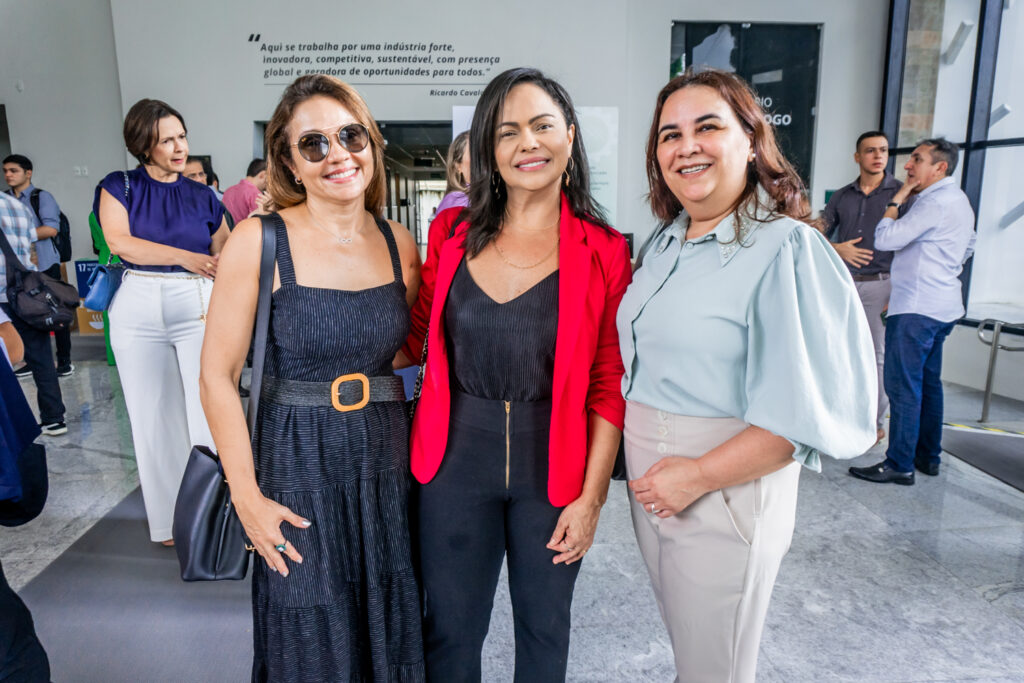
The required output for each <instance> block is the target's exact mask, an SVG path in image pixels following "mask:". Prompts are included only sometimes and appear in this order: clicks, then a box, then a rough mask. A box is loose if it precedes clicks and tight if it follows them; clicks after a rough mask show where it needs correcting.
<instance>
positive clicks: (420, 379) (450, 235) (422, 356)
mask: <svg viewBox="0 0 1024 683" xmlns="http://www.w3.org/2000/svg"><path fill="white" fill-rule="evenodd" d="M465 215H466V207H465V206H464V207H462V209H460V210H459V213H458V214H457V215H456V216H455V220H454V221H452V228H451V230H449V231H448V239H451V238H453V237H455V229H456V228H458V227H459V224H460V223H462V218H463V217H464V216H465ZM428 337H430V325H429V324H428V325H427V331H426V334H424V335H423V350H422V351H420V374H419V377H417V378H416V383H417V385H421V384H422V383H423V366H424V364H425V363H426V362H427V338H428ZM413 393H414V395H415V397H416V398H419V391H418V390H414V392H413Z"/></svg>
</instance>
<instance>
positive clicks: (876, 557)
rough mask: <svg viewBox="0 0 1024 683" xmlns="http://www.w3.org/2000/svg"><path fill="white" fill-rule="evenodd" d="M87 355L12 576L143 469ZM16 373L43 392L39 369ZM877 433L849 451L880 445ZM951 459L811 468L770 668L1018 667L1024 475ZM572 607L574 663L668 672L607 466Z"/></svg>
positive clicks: (963, 393)
mask: <svg viewBox="0 0 1024 683" xmlns="http://www.w3.org/2000/svg"><path fill="white" fill-rule="evenodd" d="M82 346H83V347H85V346H87V343H84V342H83V344H82ZM76 355H77V354H76ZM93 357H95V356H93ZM76 365H77V366H78V369H77V371H76V373H75V375H74V376H73V377H70V378H67V379H63V380H61V386H62V388H63V391H64V400H65V403H66V404H67V408H68V414H67V422H68V426H69V433H68V434H67V435H66V436H63V437H58V438H52V439H47V440H46V441H45V442H44V443H45V444H46V445H47V452H48V457H49V467H50V472H51V492H50V500H49V503H48V505H47V507H46V510H45V511H44V512H43V514H42V515H41V516H40V517H39V518H38V519H37V520H35V521H34V522H32V523H30V524H28V525H26V526H24V527H20V528H18V529H0V557H2V558H3V563H4V570H5V572H6V573H7V576H8V578H9V580H10V581H11V584H12V585H13V586H14V588H15V589H18V588H20V587H22V586H24V585H25V584H26V583H27V582H28V581H30V580H31V579H32V577H34V576H35V575H36V574H37V573H38V572H39V571H41V570H42V569H43V568H44V567H46V566H47V565H48V564H49V563H50V562H51V561H52V560H53V559H54V558H55V557H57V555H59V554H60V553H61V552H62V551H63V550H64V549H65V548H67V547H68V546H69V545H70V544H71V543H72V542H74V541H75V540H76V539H77V538H78V537H79V536H80V535H81V534H82V533H84V532H85V531H86V530H87V529H89V528H90V527H91V526H92V525H93V524H94V523H95V522H96V521H97V520H98V519H99V518H101V517H102V516H103V515H105V514H106V513H107V512H108V511H109V510H110V509H111V508H112V507H113V506H114V505H115V504H116V503H117V502H119V501H120V500H121V499H122V498H123V497H124V496H125V495H126V494H127V493H128V492H130V491H131V490H132V489H134V488H135V486H136V485H137V483H138V480H137V475H136V470H135V464H134V460H133V457H132V446H131V437H130V431H129V426H128V421H127V416H126V414H125V410H124V404H123V398H122V396H121V391H120V384H119V382H118V378H117V372H116V370H115V369H114V368H109V367H108V366H107V365H106V364H105V363H104V362H102V361H100V360H82V359H79V360H76ZM22 386H23V388H24V389H25V390H26V393H27V394H28V395H29V397H30V401H31V402H33V403H34V398H35V397H34V388H33V387H32V383H31V382H23V383H22ZM946 398H947V401H946V418H947V421H949V422H957V423H963V424H975V421H976V420H977V417H978V415H979V414H980V406H981V399H980V394H979V392H976V391H972V390H970V389H966V388H963V387H958V386H955V385H949V386H947V393H946ZM991 416H992V424H993V426H998V427H1002V428H1004V429H1009V430H1015V431H1024V404H1021V403H1017V402H1013V401H1008V400H1001V399H998V398H997V399H996V400H995V401H994V403H993V406H992V410H991ZM999 438H1019V437H1012V436H1007V437H999ZM883 445H884V444H883ZM882 449H883V446H878V447H876V448H875V449H873V450H872V451H871V452H869V453H868V454H866V455H864V456H862V457H861V458H859V459H858V460H856V461H854V464H871V463H873V462H875V461H876V460H878V459H880V458H881V457H882V456H881V453H882ZM944 462H945V464H944V467H943V471H942V474H940V476H938V477H934V478H932V477H923V476H922V477H920V478H919V479H918V480H917V484H916V485H915V486H913V487H899V486H879V485H876V484H870V483H867V482H862V481H858V480H855V479H853V478H851V477H849V476H848V475H847V473H846V468H847V467H848V466H849V463H847V462H837V461H831V460H829V461H827V462H826V463H825V469H824V472H823V473H822V474H821V475H815V474H813V473H809V472H804V473H803V475H802V477H801V483H800V500H799V507H798V512H797V529H796V534H795V536H794V539H793V545H792V550H791V551H790V553H789V555H788V556H787V558H786V560H785V562H784V564H783V566H782V570H781V573H780V576H779V581H778V583H777V585H776V588H775V593H774V595H773V598H772V605H771V609H770V612H769V617H768V623H767V625H766V629H765V635H764V640H763V643H762V648H761V657H760V667H759V674H758V680H759V681H786V682H792V681H833V680H834V681H893V682H897V681H993V682H998V681H1024V646H1022V643H1024V493H1021V492H1020V491H1017V490H1016V489H1013V488H1011V487H1009V486H1006V485H1005V484H1002V483H1001V482H999V481H997V480H995V479H993V478H991V477H989V476H988V475H986V474H984V473H982V472H980V471H979V470H976V469H974V468H973V467H971V466H969V465H967V464H965V463H963V462H961V461H959V460H957V459H956V458H954V457H946V458H945V461H944ZM1022 466H1024V463H1022ZM573 620H574V623H573V636H572V646H571V651H570V665H569V680H571V681H658V682H664V681H671V680H672V678H673V676H674V670H673V666H672V660H671V651H670V647H669V642H668V637H667V635H666V634H665V631H664V629H663V627H662V625H661V623H660V619H659V616H658V611H657V608H656V606H655V603H654V598H653V595H652V593H651V589H650V586H649V584H648V581H647V576H646V572H645V570H644V568H643V565H642V563H641V560H640V556H639V553H638V551H637V549H636V544H635V542H634V540H633V532H632V527H631V524H630V520H629V512H628V507H627V501H626V489H625V488H624V486H623V485H622V484H621V483H618V482H616V483H614V484H613V488H612V490H611V493H610V497H609V501H608V504H607V506H606V508H605V510H604V512H603V514H602V517H601V523H600V526H599V529H598V539H597V543H596V545H595V546H594V548H593V550H592V551H591V552H590V553H589V554H588V555H587V560H586V562H585V563H584V566H583V569H582V571H581V574H580V577H579V581H578V584H577V589H576V596H575V602H574V606H573ZM140 626H142V625H140ZM511 653H512V618H511V608H510V605H509V600H508V595H507V588H506V585H505V583H504V581H503V582H502V585H501V588H500V590H499V594H498V596H497V598H496V601H495V609H494V615H493V618H492V625H491V632H490V634H489V636H488V640H487V643H486V646H485V651H484V680H486V681H510V680H511V667H512V654H511ZM168 680H172V679H170V678H169V679H168Z"/></svg>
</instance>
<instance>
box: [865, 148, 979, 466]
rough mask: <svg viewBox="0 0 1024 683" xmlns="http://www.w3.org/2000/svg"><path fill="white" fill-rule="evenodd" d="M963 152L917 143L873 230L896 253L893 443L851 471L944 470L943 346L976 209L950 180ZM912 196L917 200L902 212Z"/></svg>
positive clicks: (888, 358) (888, 334)
mask: <svg viewBox="0 0 1024 683" xmlns="http://www.w3.org/2000/svg"><path fill="white" fill-rule="evenodd" d="M958 153H959V150H958V148H957V146H956V145H954V144H953V143H951V142H949V141H948V140H945V139H943V138H936V139H932V140H925V141H924V142H922V143H921V144H919V145H918V146H917V148H916V149H915V150H914V152H913V154H911V155H910V161H908V162H907V164H906V166H904V168H905V169H906V171H907V182H906V184H904V185H903V187H902V188H901V189H900V191H899V192H897V193H896V194H895V195H894V196H893V198H892V201H891V202H889V205H888V207H887V208H886V210H885V216H884V217H883V218H882V220H881V221H879V223H878V226H877V227H876V228H875V246H877V247H878V248H880V249H890V250H892V251H893V260H892V295H891V296H890V299H889V315H888V318H887V320H886V329H885V372H884V375H885V391H886V393H887V394H888V395H889V401H890V419H889V448H888V449H887V450H886V452H885V455H886V458H885V460H883V461H882V462H880V463H878V464H877V465H873V466H871V467H851V468H850V474H852V475H853V476H855V477H857V478H859V479H865V480H867V481H872V482H876V483H880V484H887V483H893V484H903V485H910V484H913V483H914V470H915V469H917V470H918V471H919V472H921V473H923V474H927V475H932V476H934V475H937V474H938V473H939V456H940V454H941V453H942V408H943V406H942V379H941V377H942V344H943V342H944V341H945V339H946V337H947V336H948V335H949V333H950V332H951V331H952V330H953V326H954V325H955V324H956V321H957V320H958V319H959V318H960V317H962V316H963V314H964V305H963V292H962V287H961V283H960V280H959V279H958V278H959V275H960V272H961V271H962V270H963V264H964V262H965V261H966V260H967V259H968V258H970V256H971V254H972V253H973V252H974V238H975V233H974V210H973V209H972V208H971V204H970V202H969V201H968V200H967V195H965V194H964V193H963V191H962V190H961V189H960V188H959V187H957V185H956V182H955V181H954V179H953V178H952V177H951V176H952V175H953V171H954V170H955V169H956V163H957V157H958V155H959V154H958ZM911 193H915V194H916V196H917V197H916V199H915V201H914V205H913V206H911V207H910V208H909V209H908V210H907V212H906V214H905V215H903V217H900V216H899V209H900V207H901V205H902V204H903V203H904V202H906V201H907V198H908V197H910V195H911Z"/></svg>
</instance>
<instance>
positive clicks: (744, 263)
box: [617, 211, 877, 471]
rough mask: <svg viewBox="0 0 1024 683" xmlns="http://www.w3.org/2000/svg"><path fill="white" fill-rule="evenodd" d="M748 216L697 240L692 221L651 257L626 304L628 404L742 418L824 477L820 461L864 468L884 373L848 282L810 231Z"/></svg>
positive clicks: (665, 235) (671, 231) (621, 317)
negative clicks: (823, 457) (690, 230)
mask: <svg viewBox="0 0 1024 683" xmlns="http://www.w3.org/2000/svg"><path fill="white" fill-rule="evenodd" d="M740 213H741V216H740V217H738V218H734V217H732V216H730V217H728V218H726V219H724V220H723V221H722V222H721V223H720V224H719V225H718V226H717V227H715V229H714V230H712V231H711V232H709V233H708V234H706V235H703V236H702V237H699V238H696V239H691V240H687V239H686V238H685V232H686V226H687V225H688V224H689V219H688V218H687V216H686V214H685V212H684V213H683V214H682V215H681V216H680V217H679V219H677V220H676V221H675V222H674V223H673V224H672V225H670V226H668V227H667V228H665V229H664V230H663V231H662V232H661V234H660V235H659V236H658V237H656V238H655V240H654V241H653V242H652V244H651V245H650V248H649V250H648V251H647V253H646V254H645V256H644V260H643V263H642V266H641V267H640V268H639V269H638V270H637V271H636V273H635V274H634V275H633V282H632V284H631V285H630V286H629V288H628V289H627V290H626V294H625V296H623V298H622V303H621V304H620V305H619V311H618V316H617V324H618V330H619V345H620V349H621V352H622V359H623V364H624V366H625V370H626V373H625V376H624V377H623V382H622V393H623V395H624V396H625V397H626V399H627V400H628V401H636V402H639V403H643V404H645V405H648V406H651V407H654V408H657V409H659V410H664V411H666V412H669V413H675V414H678V415H689V416H694V417H736V418H739V419H742V420H743V421H744V422H746V423H748V424H751V425H755V426H757V427H761V428H763V429H766V430H768V431H770V432H772V433H774V434H777V435H779V436H781V437H784V438H785V439H787V440H788V441H790V442H791V443H792V444H793V446H794V452H793V457H794V458H795V459H796V460H797V461H798V462H800V463H802V464H803V465H804V466H806V467H808V468H810V469H814V470H817V471H820V469H821V461H820V454H821V453H825V454H828V455H831V456H833V457H837V458H853V457H856V456H858V455H860V454H862V453H863V452H864V451H866V450H867V449H868V448H870V447H871V446H872V444H874V442H875V438H876V435H875V403H876V401H877V398H876V396H877V378H876V372H877V370H876V367H875V355H874V350H873V347H872V344H871V336H870V333H869V331H868V325H867V319H866V318H865V315H864V310H863V308H862V306H861V303H860V299H859V298H858V297H857V292H856V289H855V288H854V284H853V280H852V279H851V278H850V274H849V271H848V270H847V268H846V266H845V265H844V264H843V262H842V260H841V259H840V258H839V256H838V255H837V254H836V252H835V250H834V249H833V248H832V247H831V246H829V244H828V242H827V241H826V240H825V238H824V237H823V236H822V235H821V234H820V233H818V232H817V231H816V230H814V229H813V228H811V227H810V226H807V225H805V224H803V223H801V222H799V221H796V220H793V219H792V218H788V217H785V216H781V217H780V216H767V215H764V214H763V212H762V215H760V216H757V217H749V216H745V215H744V213H745V212H742V211H741V212H740ZM737 225H738V226H739V240H737V239H736V226H737Z"/></svg>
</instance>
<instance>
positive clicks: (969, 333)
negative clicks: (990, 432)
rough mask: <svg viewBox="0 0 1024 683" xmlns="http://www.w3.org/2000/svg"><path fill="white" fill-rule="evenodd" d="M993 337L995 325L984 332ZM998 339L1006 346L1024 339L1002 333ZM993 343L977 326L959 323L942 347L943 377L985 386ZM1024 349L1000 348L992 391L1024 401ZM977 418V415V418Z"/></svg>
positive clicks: (981, 387)
mask: <svg viewBox="0 0 1024 683" xmlns="http://www.w3.org/2000/svg"><path fill="white" fill-rule="evenodd" d="M985 336H986V338H988V339H991V338H992V328H988V331H987V332H986V333H985ZM999 341H1000V343H1001V344H1003V345H1004V346H1020V345H1021V344H1024V339H1022V338H1021V337H1018V336H1013V335H1008V334H1003V335H1002V336H1001V337H1000V338H999ZM991 349H992V347H990V346H986V345H985V344H983V343H981V341H980V340H979V339H978V330H976V329H975V328H973V327H967V326H964V325H957V326H956V327H954V328H953V332H952V333H951V334H950V335H949V337H948V338H947V339H946V343H945V344H944V345H943V347H942V379H944V380H945V381H947V382H954V383H956V384H962V385H964V386H966V387H973V388H974V389H978V390H983V389H984V388H985V377H986V373H987V372H988V356H989V352H990V351H991ZM1021 378H1024V352H1019V353H1012V352H1009V351H1000V352H999V356H998V357H997V360H996V372H995V380H994V382H993V390H992V391H993V393H995V394H998V395H1000V396H1008V397H1010V398H1015V399H1017V400H1018V401H1024V382H1021ZM978 417H981V401H979V402H978ZM975 419H977V418H975Z"/></svg>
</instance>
